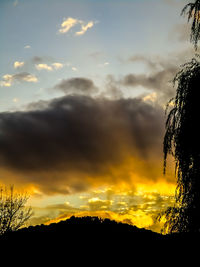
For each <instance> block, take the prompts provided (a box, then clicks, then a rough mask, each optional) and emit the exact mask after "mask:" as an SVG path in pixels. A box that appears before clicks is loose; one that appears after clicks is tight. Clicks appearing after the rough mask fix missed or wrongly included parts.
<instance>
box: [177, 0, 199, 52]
mask: <svg viewBox="0 0 200 267" xmlns="http://www.w3.org/2000/svg"><path fill="white" fill-rule="evenodd" d="M185 14H186V15H187V16H188V22H189V21H190V19H192V26H191V34H190V40H191V42H192V43H193V44H194V46H195V49H197V44H198V41H199V39H200V0H196V1H195V2H194V3H189V4H187V5H186V6H185V7H184V8H183V10H182V12H181V15H185Z"/></svg>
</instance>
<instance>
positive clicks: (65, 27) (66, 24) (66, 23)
mask: <svg viewBox="0 0 200 267" xmlns="http://www.w3.org/2000/svg"><path fill="white" fill-rule="evenodd" d="M94 24H95V23H94V22H93V21H89V22H84V21H82V20H78V19H75V18H72V17H68V18H67V19H64V20H63V22H62V24H61V27H60V29H59V33H61V34H65V33H68V32H69V31H70V29H72V28H73V27H75V26H76V25H79V26H80V27H81V30H80V31H76V32H75V35H76V36H80V35H83V34H85V33H86V32H87V30H88V29H90V28H92V27H93V26H94Z"/></svg>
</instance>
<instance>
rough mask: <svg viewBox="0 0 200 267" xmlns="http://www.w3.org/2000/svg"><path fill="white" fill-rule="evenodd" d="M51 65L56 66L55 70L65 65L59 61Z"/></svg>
mask: <svg viewBox="0 0 200 267" xmlns="http://www.w3.org/2000/svg"><path fill="white" fill-rule="evenodd" d="M51 65H52V66H53V68H54V69H55V70H59V69H62V68H63V66H64V65H63V64H62V63H59V62H55V63H52V64H51Z"/></svg>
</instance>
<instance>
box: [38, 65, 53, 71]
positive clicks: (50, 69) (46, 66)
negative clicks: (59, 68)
mask: <svg viewBox="0 0 200 267" xmlns="http://www.w3.org/2000/svg"><path fill="white" fill-rule="evenodd" d="M35 67H36V69H37V70H48V71H52V70H53V69H52V67H51V66H49V65H48V64H45V63H39V64H35Z"/></svg>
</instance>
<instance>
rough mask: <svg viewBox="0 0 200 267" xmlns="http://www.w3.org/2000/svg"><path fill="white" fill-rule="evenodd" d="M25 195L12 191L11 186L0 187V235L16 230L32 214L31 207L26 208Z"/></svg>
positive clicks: (26, 198)
mask: <svg viewBox="0 0 200 267" xmlns="http://www.w3.org/2000/svg"><path fill="white" fill-rule="evenodd" d="M27 200H28V197H27V195H22V194H16V193H14V188H13V186H11V187H10V189H9V190H7V189H3V188H1V189H0V235H2V234H5V233H7V232H11V231H16V230H18V229H19V228H20V227H22V226H23V225H24V224H25V223H26V221H27V220H28V219H29V218H30V217H31V216H32V209H31V208H26V207H25V204H26V202H27Z"/></svg>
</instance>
